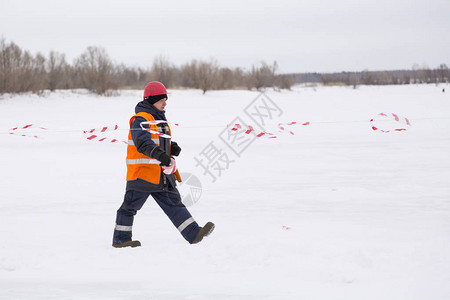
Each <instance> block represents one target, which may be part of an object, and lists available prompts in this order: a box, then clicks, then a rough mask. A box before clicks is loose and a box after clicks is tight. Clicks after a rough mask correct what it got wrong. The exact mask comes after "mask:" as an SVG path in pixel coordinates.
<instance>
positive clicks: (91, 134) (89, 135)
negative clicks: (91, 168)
mask: <svg viewBox="0 0 450 300" xmlns="http://www.w3.org/2000/svg"><path fill="white" fill-rule="evenodd" d="M386 121H390V123H391V124H389V125H388V126H386V125H387V123H388V122H386ZM342 122H344V123H345V122H355V121H342ZM342 122H340V123H342ZM360 122H363V121H360ZM379 122H384V123H385V124H384V126H383V125H382V124H379ZM161 123H167V124H171V125H175V126H177V127H178V126H180V125H179V124H178V123H169V122H167V121H164V120H155V121H147V122H142V123H141V124H140V126H141V129H142V130H145V131H148V132H150V133H153V134H155V135H158V136H161V137H163V138H171V136H170V135H169V134H165V133H161V132H158V131H154V130H151V129H150V128H145V127H144V125H158V124H161ZM315 123H339V122H315ZM370 123H371V129H372V130H373V131H379V132H382V133H389V132H392V131H396V132H399V131H406V130H407V128H408V126H411V122H410V120H409V119H408V118H405V117H400V116H399V115H398V114H395V113H390V114H386V113H379V114H378V115H377V117H376V118H372V119H371V120H370ZM392 123H395V126H394V125H392ZM310 124H311V123H310V122H304V123H299V122H296V121H294V122H288V123H278V131H279V132H280V133H283V132H287V133H289V134H291V135H294V132H293V131H291V130H289V129H288V127H289V126H292V125H302V126H307V125H310ZM398 125H401V126H398ZM205 127H212V126H201V128H205ZM214 127H216V126H214ZM226 127H228V128H229V127H230V125H226ZM388 127H389V128H388ZM30 128H37V129H39V130H40V131H42V130H45V131H47V132H49V131H51V130H48V129H47V128H44V127H39V126H37V125H35V124H28V125H25V126H23V127H20V126H17V127H14V128H11V129H9V131H8V133H9V134H14V135H19V136H28V137H34V138H39V135H37V134H35V133H36V132H34V134H30V131H29V129H30ZM186 128H197V127H186ZM199 128H200V127H199ZM120 129H121V128H120ZM116 130H119V126H118V125H113V126H103V127H101V128H93V129H89V130H84V131H83V133H84V134H85V135H86V139H88V140H90V141H94V140H96V141H99V142H110V143H124V144H128V141H123V140H122V141H121V140H119V139H116V138H109V137H106V136H105V133H107V132H110V131H116ZM127 130H128V128H127ZM230 130H231V131H235V132H237V131H244V132H243V133H244V134H255V135H256V137H258V138H260V137H267V138H272V139H273V138H277V137H278V136H277V135H276V134H274V133H271V132H267V131H258V130H256V129H255V128H254V127H253V126H251V125H246V126H244V125H242V124H234V126H233V127H231V128H230ZM61 132H69V131H61ZM70 132H71V131H70Z"/></svg>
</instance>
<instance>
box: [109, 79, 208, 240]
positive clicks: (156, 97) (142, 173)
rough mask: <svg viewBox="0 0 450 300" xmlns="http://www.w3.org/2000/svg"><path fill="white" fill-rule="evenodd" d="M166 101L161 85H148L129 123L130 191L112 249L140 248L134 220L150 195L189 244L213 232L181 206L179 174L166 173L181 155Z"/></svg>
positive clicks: (118, 213)
mask: <svg viewBox="0 0 450 300" xmlns="http://www.w3.org/2000/svg"><path fill="white" fill-rule="evenodd" d="M167 98H168V97H167V91H166V88H165V87H164V85H163V84H162V83H160V82H157V81H153V82H150V83H148V84H147V85H146V87H145V90H144V100H143V101H141V102H139V103H138V104H137V105H136V108H135V111H136V115H135V116H133V117H132V118H131V120H130V131H129V133H128V148H127V187H126V193H125V197H124V201H123V203H122V206H121V207H120V208H119V210H117V217H116V227H115V229H114V237H113V247H116V248H123V247H139V246H141V243H140V242H139V241H137V240H135V241H133V240H132V239H131V237H132V226H133V219H134V216H135V215H136V213H137V211H138V210H139V209H141V208H142V206H143V205H144V203H145V201H146V200H147V198H148V197H149V196H150V195H151V196H152V197H153V198H154V199H155V201H156V202H157V203H158V205H159V206H160V207H161V208H162V210H163V211H164V213H165V214H166V215H167V216H168V217H169V219H170V220H171V221H172V223H173V224H174V225H175V227H176V228H177V229H178V231H179V232H180V233H181V235H182V236H183V237H184V238H185V239H186V240H187V241H188V242H189V243H191V244H196V243H198V242H200V241H201V240H202V239H203V237H205V236H208V235H209V234H210V233H211V232H212V231H213V230H214V224H213V223H211V222H208V223H206V224H205V226H203V227H200V226H199V225H198V224H197V222H195V220H194V219H193V217H192V216H191V214H190V213H189V211H188V210H187V208H186V207H185V206H184V204H183V203H182V202H181V197H180V194H179V192H178V190H177V188H176V181H179V182H181V178H180V175H179V173H178V170H177V171H176V172H175V173H173V174H170V173H172V172H168V171H167V170H166V171H163V170H165V169H169V167H174V166H173V164H174V163H175V160H174V159H173V157H172V156H178V155H179V154H180V152H181V148H180V147H179V146H178V144H177V143H175V142H172V141H171V138H170V137H171V131H170V127H169V125H168V123H167V120H166V116H165V110H164V109H165V107H166V104H167ZM155 121H158V122H155ZM145 122H147V123H145ZM141 125H142V126H141ZM166 167H167V168H166Z"/></svg>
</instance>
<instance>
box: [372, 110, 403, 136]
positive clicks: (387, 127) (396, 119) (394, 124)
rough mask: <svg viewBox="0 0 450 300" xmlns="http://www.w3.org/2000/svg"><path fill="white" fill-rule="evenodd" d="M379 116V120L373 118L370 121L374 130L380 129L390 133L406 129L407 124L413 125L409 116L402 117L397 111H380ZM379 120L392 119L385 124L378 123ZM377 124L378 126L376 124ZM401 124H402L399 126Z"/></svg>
mask: <svg viewBox="0 0 450 300" xmlns="http://www.w3.org/2000/svg"><path fill="white" fill-rule="evenodd" d="M377 116H380V117H381V118H378V119H379V120H375V119H371V120H370V123H371V125H372V130H373V131H379V132H383V133H388V132H391V131H406V130H407V128H406V126H411V122H410V121H409V119H408V118H405V117H400V116H399V115H397V114H395V113H390V114H385V113H379V114H378V115H377ZM377 121H383V122H386V121H390V122H389V124H388V123H387V122H386V123H385V124H378V123H377ZM375 125H376V126H375ZM399 125H400V126H399Z"/></svg>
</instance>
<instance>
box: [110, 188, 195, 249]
mask: <svg viewBox="0 0 450 300" xmlns="http://www.w3.org/2000/svg"><path fill="white" fill-rule="evenodd" d="M150 195H151V196H152V197H153V198H154V199H155V201H156V203H158V205H159V206H160V207H161V208H162V210H163V211H164V213H165V214H166V215H167V216H168V217H169V219H170V220H171V221H172V223H173V225H175V227H176V228H177V229H178V231H179V232H180V233H181V235H182V236H183V237H184V238H185V239H186V240H187V241H188V242H189V243H192V242H193V241H194V239H195V237H196V236H197V234H198V232H199V231H200V228H201V227H199V226H198V224H197V222H195V221H194V219H193V218H192V216H191V214H190V213H189V211H188V210H187V208H186V206H184V204H183V203H182V202H181V196H180V193H179V192H178V190H177V189H176V188H173V187H170V188H169V189H168V190H166V191H161V192H152V193H150V192H139V191H135V190H128V191H127V192H126V193H125V198H124V201H123V203H122V206H121V207H120V208H119V209H118V210H117V217H116V227H115V230H114V238H113V243H114V244H120V243H123V242H127V241H131V237H132V227H133V219H134V216H135V215H136V213H137V211H138V210H140V209H141V208H142V206H143V205H144V203H145V201H146V200H147V198H148V197H149V196H150Z"/></svg>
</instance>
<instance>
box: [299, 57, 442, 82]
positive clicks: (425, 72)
mask: <svg viewBox="0 0 450 300" xmlns="http://www.w3.org/2000/svg"><path fill="white" fill-rule="evenodd" d="M292 79H293V81H294V83H305V82H315V83H322V84H324V85H348V86H353V87H356V86H358V85H397V84H420V83H436V84H438V83H449V82H450V70H449V68H448V66H447V65H446V64H445V63H442V64H440V65H439V66H438V67H437V68H434V69H431V68H429V67H427V66H422V67H419V66H418V65H414V66H413V67H412V69H411V70H394V71H368V70H364V71H362V72H340V73H326V74H320V73H298V74H293V75H292Z"/></svg>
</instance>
